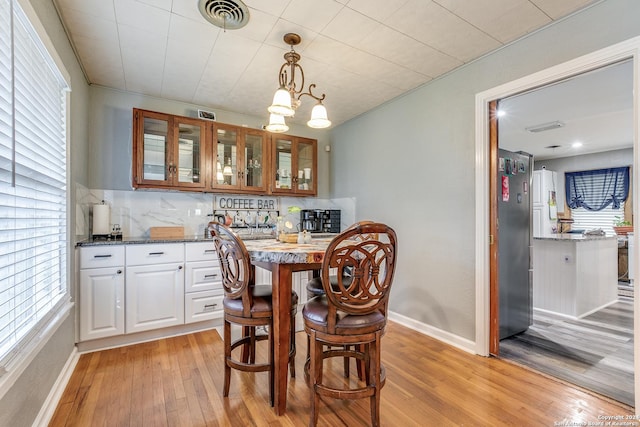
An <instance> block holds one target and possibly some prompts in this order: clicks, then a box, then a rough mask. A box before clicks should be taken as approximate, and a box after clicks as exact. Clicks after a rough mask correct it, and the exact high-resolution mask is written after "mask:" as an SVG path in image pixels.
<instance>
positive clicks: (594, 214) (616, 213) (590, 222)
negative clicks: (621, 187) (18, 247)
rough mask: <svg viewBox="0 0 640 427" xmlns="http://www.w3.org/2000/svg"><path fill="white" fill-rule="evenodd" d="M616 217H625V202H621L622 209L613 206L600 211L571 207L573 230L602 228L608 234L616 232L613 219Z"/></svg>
mask: <svg viewBox="0 0 640 427" xmlns="http://www.w3.org/2000/svg"><path fill="white" fill-rule="evenodd" d="M616 217H620V218H623V217H624V202H623V203H621V204H620V209H613V208H612V207H611V206H607V207H606V208H604V209H602V210H600V211H589V210H587V209H585V208H577V209H571V218H573V224H571V229H572V230H593V229H594V228H601V229H602V230H604V231H605V232H606V233H607V234H615V231H614V230H613V221H614V220H615V219H616Z"/></svg>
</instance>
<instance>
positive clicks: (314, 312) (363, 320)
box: [302, 295, 387, 335]
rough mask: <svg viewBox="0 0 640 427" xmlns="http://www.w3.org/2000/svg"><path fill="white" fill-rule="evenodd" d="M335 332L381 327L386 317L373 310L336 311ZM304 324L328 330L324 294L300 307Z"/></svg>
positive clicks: (342, 333)
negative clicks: (360, 311) (363, 312)
mask: <svg viewBox="0 0 640 427" xmlns="http://www.w3.org/2000/svg"><path fill="white" fill-rule="evenodd" d="M335 316H336V319H335V333H336V334H340V335H359V334H363V333H370V332H374V331H377V330H380V329H383V328H384V327H385V325H386V323H387V319H386V317H385V315H384V314H383V313H380V312H379V311H374V312H371V313H366V314H360V315H358V314H349V313H345V312H341V311H337V312H336V315H335ZM302 317H303V318H304V321H305V324H306V325H308V326H309V327H312V328H314V329H315V330H316V331H319V332H325V333H326V332H328V323H329V322H328V317H329V306H328V303H327V297H326V295H323V296H319V297H315V298H312V299H310V300H309V301H307V303H306V304H305V305H304V307H303V308H302Z"/></svg>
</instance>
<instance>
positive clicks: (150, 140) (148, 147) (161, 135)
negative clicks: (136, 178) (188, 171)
mask: <svg viewBox="0 0 640 427" xmlns="http://www.w3.org/2000/svg"><path fill="white" fill-rule="evenodd" d="M168 133H169V121H168V120H167V119H160V118H155V117H144V118H143V143H142V180H143V181H168V179H169V176H168V175H169V168H168V167H167V165H168V157H169V143H168Z"/></svg>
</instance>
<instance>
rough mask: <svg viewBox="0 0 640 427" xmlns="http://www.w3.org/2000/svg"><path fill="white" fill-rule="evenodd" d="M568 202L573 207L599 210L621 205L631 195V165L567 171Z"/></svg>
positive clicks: (566, 190)
mask: <svg viewBox="0 0 640 427" xmlns="http://www.w3.org/2000/svg"><path fill="white" fill-rule="evenodd" d="M564 176H565V192H566V197H567V204H568V205H569V207H570V208H571V209H577V208H585V209H587V210H590V211H599V210H601V209H604V208H606V207H607V206H609V205H611V206H613V207H614V208H618V207H620V203H622V202H624V201H625V200H627V196H628V195H629V167H621V168H609V169H595V170H588V171H580V172H567V173H565V175H564Z"/></svg>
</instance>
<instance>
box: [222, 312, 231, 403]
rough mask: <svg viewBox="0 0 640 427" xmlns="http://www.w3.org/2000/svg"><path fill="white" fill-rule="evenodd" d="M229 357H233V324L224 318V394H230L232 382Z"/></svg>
mask: <svg viewBox="0 0 640 427" xmlns="http://www.w3.org/2000/svg"><path fill="white" fill-rule="evenodd" d="M229 358H231V324H230V323H229V322H228V321H227V320H226V319H225V320H224V386H223V388H222V395H223V396H224V397H227V396H229V386H230V384H231V367H230V366H229V362H228V360H229Z"/></svg>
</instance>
